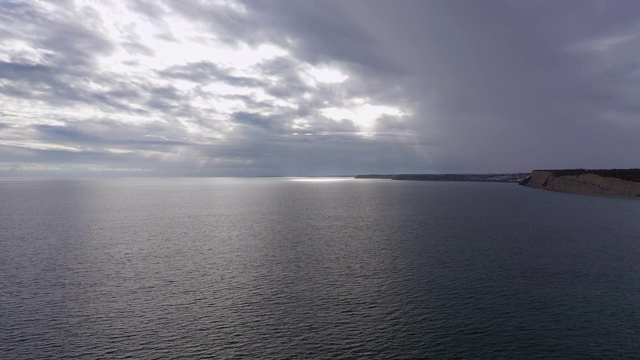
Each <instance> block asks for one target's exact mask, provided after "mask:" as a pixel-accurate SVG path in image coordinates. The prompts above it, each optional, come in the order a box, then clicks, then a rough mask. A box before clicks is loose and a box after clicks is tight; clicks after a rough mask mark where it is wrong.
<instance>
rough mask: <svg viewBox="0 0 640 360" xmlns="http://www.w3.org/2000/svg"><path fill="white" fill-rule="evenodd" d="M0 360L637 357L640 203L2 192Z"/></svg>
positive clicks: (197, 188)
mask: <svg viewBox="0 0 640 360" xmlns="http://www.w3.org/2000/svg"><path fill="white" fill-rule="evenodd" d="M0 221H1V222H0V358H3V359H14V358H17V359H20V358H33V359H44V358H72V357H81V358H90V359H93V358H113V359H117V358H126V357H130V358H136V359H143V358H189V359H191V358H228V357H252V358H257V357H260V358H341V357H344V358H354V357H355V358H411V357H430V358H436V359H441V358H465V359H499V358H502V359H534V358H539V359H552V358H557V359H589V358H611V359H623V358H626V359H634V358H640V201H638V200H628V199H614V198H604V197H589V196H581V195H570V194H561V193H552V192H546V191H541V190H532V189H528V188H523V187H519V186H517V185H513V184H486V183H446V182H442V183H436V182H404V181H389V180H348V181H335V182H304V181H291V180H290V179H126V180H124V179H123V180H73V181H71V180H47V181H45V180H0Z"/></svg>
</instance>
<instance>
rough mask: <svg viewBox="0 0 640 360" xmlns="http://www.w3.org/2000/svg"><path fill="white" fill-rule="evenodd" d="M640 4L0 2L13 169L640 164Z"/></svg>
mask: <svg viewBox="0 0 640 360" xmlns="http://www.w3.org/2000/svg"><path fill="white" fill-rule="evenodd" d="M638 7H640V5H637V4H636V3H635V2H631V1H629V2H625V1H618V2H604V3H603V2H598V1H593V2H585V1H576V2H570V1H567V2H560V3H558V2H554V1H549V2H545V1H536V2H526V1H507V2H502V1H492V2H476V1H470V0H469V1H465V0H458V1H429V2H424V1H414V2H412V1H405V2H400V3H398V2H391V1H299V2H292V1H242V2H240V1H238V2H235V1H217V2H214V1H212V2H202V1H195V0H190V1H179V2H177V1H166V2H162V1H143V0H139V1H128V2H110V1H99V0H95V1H56V2H37V1H28V2H26V1H25V2H22V1H7V2H1V3H0V175H2V176H29V175H64V176H67V175H91V174H100V175H102V174H104V175H136V176H139V175H184V176H256V175H282V176H291V175H340V174H356V173H370V172H381V173H398V172H493V171H522V170H529V169H531V168H540V167H546V168H549V167H637V166H638V163H637V156H636V155H637V154H638V151H639V150H640V148H639V147H638V145H637V143H638V139H640V122H639V120H638V119H639V117H638V115H640V107H639V106H638V105H637V104H636V103H637V101H635V99H636V98H637V97H636V93H637V92H638V90H639V89H640V87H639V86H638V85H639V84H638V79H639V75H640V72H639V70H638V69H639V66H638V61H637V58H638V56H637V55H638V54H637V52H640V47H638V45H639V44H640V36H638V35H640V28H639V27H638V25H637V24H638V23H640V22H638V16H635V15H634V14H640V12H638V11H637V10H639V9H638Z"/></svg>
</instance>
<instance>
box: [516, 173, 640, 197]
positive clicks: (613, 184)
mask: <svg viewBox="0 0 640 360" xmlns="http://www.w3.org/2000/svg"><path fill="white" fill-rule="evenodd" d="M520 185H525V186H528V187H532V188H536V189H544V190H553V191H561V192H568V193H576V194H588V195H605V196H619V197H640V169H624V170H584V169H574V170H533V171H532V172H531V176H530V177H528V178H526V179H524V180H522V181H521V182H520Z"/></svg>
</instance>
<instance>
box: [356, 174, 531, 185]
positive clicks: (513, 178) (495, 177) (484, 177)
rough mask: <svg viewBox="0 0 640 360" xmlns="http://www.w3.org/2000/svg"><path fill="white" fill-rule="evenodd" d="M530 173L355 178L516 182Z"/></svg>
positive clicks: (365, 177)
mask: <svg viewBox="0 0 640 360" xmlns="http://www.w3.org/2000/svg"><path fill="white" fill-rule="evenodd" d="M529 175H531V174H530V173H509V174H395V175H394V174H391V175H379V174H369V175H357V176H356V179H390V180H414V181H476V182H506V183H518V182H520V181H522V180H523V179H525V178H527V177H528V176H529Z"/></svg>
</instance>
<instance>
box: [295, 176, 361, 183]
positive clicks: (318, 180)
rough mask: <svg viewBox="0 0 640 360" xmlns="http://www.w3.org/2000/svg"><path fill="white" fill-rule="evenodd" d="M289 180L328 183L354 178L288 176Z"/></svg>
mask: <svg viewBox="0 0 640 360" xmlns="http://www.w3.org/2000/svg"><path fill="white" fill-rule="evenodd" d="M287 180H289V181H298V182H318V183H327V182H338V181H350V180H353V178H351V177H320V178H315V177H311V178H288V179H287Z"/></svg>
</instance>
